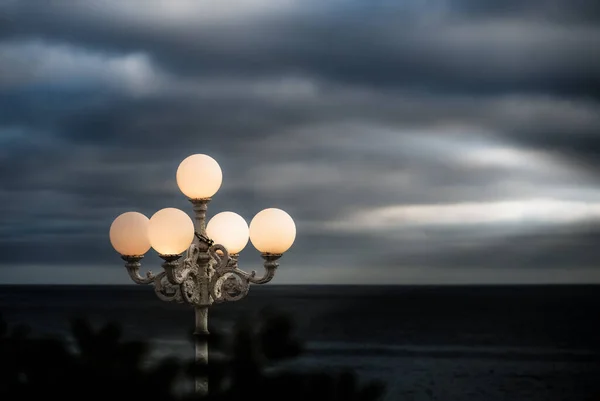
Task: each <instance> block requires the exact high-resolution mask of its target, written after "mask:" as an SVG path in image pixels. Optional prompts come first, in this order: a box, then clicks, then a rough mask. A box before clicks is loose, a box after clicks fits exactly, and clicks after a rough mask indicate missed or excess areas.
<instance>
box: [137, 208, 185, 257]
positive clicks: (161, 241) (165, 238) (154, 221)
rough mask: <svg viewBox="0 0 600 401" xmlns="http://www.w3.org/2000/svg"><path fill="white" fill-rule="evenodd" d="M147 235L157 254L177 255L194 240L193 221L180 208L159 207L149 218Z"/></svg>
mask: <svg viewBox="0 0 600 401" xmlns="http://www.w3.org/2000/svg"><path fill="white" fill-rule="evenodd" d="M148 236H149V238H150V244H151V245H152V248H154V249H155V250H156V252H158V253H159V254H162V255H179V254H180V253H182V252H183V251H185V250H186V249H187V248H188V247H189V246H190V244H191V243H192V241H193V240H194V223H193V222H192V219H191V218H190V216H188V215H187V214H186V213H185V212H184V211H182V210H179V209H175V208H172V207H170V208H165V209H161V210H159V211H158V212H156V213H154V215H153V216H152V217H151V218H150V224H149V227H148Z"/></svg>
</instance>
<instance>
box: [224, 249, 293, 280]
mask: <svg viewBox="0 0 600 401" xmlns="http://www.w3.org/2000/svg"><path fill="white" fill-rule="evenodd" d="M261 256H262V258H263V259H264V264H263V266H264V268H265V274H263V275H262V276H261V277H256V271H255V270H252V272H250V273H248V272H245V271H243V270H241V269H240V268H238V267H237V263H236V264H235V268H234V272H235V273H236V274H239V275H240V276H243V277H244V278H245V279H246V280H248V281H249V282H251V283H253V284H266V283H268V282H269V281H271V280H272V279H273V277H275V271H276V270H277V267H278V266H279V263H277V260H278V259H279V258H281V256H282V255H281V254H270V253H263V254H262V255H261Z"/></svg>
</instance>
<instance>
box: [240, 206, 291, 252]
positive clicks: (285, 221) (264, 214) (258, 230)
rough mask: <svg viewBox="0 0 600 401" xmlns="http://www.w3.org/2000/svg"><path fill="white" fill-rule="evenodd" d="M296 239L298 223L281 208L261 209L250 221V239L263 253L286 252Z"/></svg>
mask: <svg viewBox="0 0 600 401" xmlns="http://www.w3.org/2000/svg"><path fill="white" fill-rule="evenodd" d="M295 239H296V224H294V220H293V219H292V217H291V216H290V215H289V214H287V213H286V212H284V211H283V210H281V209H276V208H270V209H264V210H261V211H260V212H258V213H257V214H256V216H254V218H253V219H252V221H251V222H250V241H252V245H254V247H255V248H256V249H257V250H259V251H260V252H262V253H284V252H285V251H287V250H288V249H289V248H290V247H291V246H292V244H293V243H294V240H295Z"/></svg>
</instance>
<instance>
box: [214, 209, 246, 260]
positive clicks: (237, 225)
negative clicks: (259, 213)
mask: <svg viewBox="0 0 600 401" xmlns="http://www.w3.org/2000/svg"><path fill="white" fill-rule="evenodd" d="M206 234H207V235H208V237H209V238H210V239H212V240H213V241H214V242H215V243H216V244H221V245H223V246H224V247H225V248H227V251H229V253H230V254H237V253H240V251H241V250H242V249H244V248H245V247H246V244H248V239H249V238H250V230H249V228H248V223H246V220H244V218H243V217H242V216H240V215H239V214H237V213H233V212H221V213H219V214H216V215H215V216H214V217H213V218H212V219H210V221H209V222H208V224H207V225H206Z"/></svg>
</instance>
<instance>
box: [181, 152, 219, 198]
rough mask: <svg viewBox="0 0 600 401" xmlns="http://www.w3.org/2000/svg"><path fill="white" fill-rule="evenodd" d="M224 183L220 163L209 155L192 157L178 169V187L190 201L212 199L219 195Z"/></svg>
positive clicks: (184, 161) (185, 160)
mask: <svg viewBox="0 0 600 401" xmlns="http://www.w3.org/2000/svg"><path fill="white" fill-rule="evenodd" d="M222 181H223V173H222V171H221V167H220V166H219V163H217V161H216V160H215V159H213V158H212V157H210V156H208V155H204V154H195V155H191V156H189V157H187V158H186V159H184V160H183V161H182V162H181V164H179V167H178V168H177V185H178V186H179V189H180V190H181V192H183V194H184V195H185V196H187V197H188V198H189V199H203V198H210V197H211V196H213V195H214V194H216V193H217V191H218V190H219V188H220V187H221V182H222Z"/></svg>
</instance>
